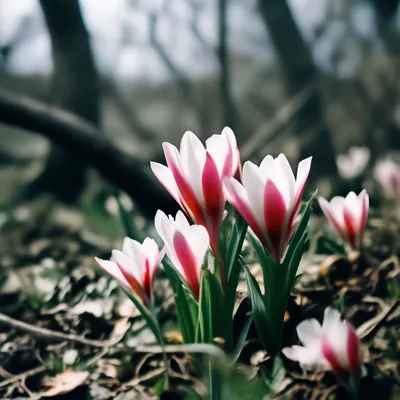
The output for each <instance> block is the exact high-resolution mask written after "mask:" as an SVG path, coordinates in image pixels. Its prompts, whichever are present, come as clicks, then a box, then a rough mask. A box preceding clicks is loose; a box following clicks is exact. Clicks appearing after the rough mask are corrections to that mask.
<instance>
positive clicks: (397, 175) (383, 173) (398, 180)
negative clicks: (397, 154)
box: [374, 158, 400, 197]
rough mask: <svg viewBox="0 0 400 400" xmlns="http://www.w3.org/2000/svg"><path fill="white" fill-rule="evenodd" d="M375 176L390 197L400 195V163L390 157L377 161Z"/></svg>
mask: <svg viewBox="0 0 400 400" xmlns="http://www.w3.org/2000/svg"><path fill="white" fill-rule="evenodd" d="M374 178H375V179H376V181H377V182H378V183H379V184H380V185H381V186H382V188H383V190H384V191H385V193H386V195H387V196H389V197H400V165H399V164H396V163H395V162H393V161H392V160H391V159H390V158H385V159H384V160H381V161H379V162H377V163H376V165H375V168H374Z"/></svg>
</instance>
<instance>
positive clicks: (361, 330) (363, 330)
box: [357, 301, 399, 339]
mask: <svg viewBox="0 0 400 400" xmlns="http://www.w3.org/2000/svg"><path fill="white" fill-rule="evenodd" d="M398 306H399V301H395V302H393V304H392V305H390V306H389V305H385V308H384V309H383V310H382V311H381V312H380V313H379V314H378V315H377V316H376V317H374V318H372V319H370V320H369V321H367V322H365V323H364V324H362V325H361V326H359V327H358V328H357V334H358V336H359V337H360V339H365V338H367V337H368V336H370V335H371V334H372V333H373V332H375V331H376V330H377V329H378V328H379V327H380V326H381V325H382V324H383V322H384V321H385V320H386V319H387V318H388V317H389V315H390V314H391V313H392V312H393V311H394V310H395V309H396V308H397V307H398Z"/></svg>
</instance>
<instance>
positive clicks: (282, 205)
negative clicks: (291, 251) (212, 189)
mask: <svg viewBox="0 0 400 400" xmlns="http://www.w3.org/2000/svg"><path fill="white" fill-rule="evenodd" d="M310 167H311V157H309V158H307V159H305V160H303V161H301V162H300V163H299V165H298V168H297V176H296V179H295V177H294V175H293V172H292V169H291V167H290V165H289V162H288V160H287V158H286V157H285V156H284V155H283V154H280V155H279V156H278V157H277V158H275V159H274V158H273V157H272V156H270V155H268V156H266V157H265V158H264V160H263V161H262V162H261V164H260V166H259V167H257V166H256V165H255V164H253V163H252V162H250V161H247V162H246V163H245V164H244V167H243V177H242V179H243V184H241V183H240V182H238V181H237V180H235V179H233V178H227V179H225V189H226V196H227V199H228V201H229V202H230V203H231V204H232V206H233V207H234V208H235V209H236V210H237V212H238V213H239V214H241V215H242V217H243V218H244V219H245V220H246V222H247V223H248V225H249V226H250V228H251V229H252V230H253V232H254V233H255V234H256V236H257V237H258V238H259V239H260V241H261V243H262V244H263V246H264V247H265V248H266V249H268V250H269V252H270V253H271V254H272V255H273V257H274V258H275V260H276V261H278V262H280V260H281V258H282V256H283V254H284V252H285V250H286V248H287V245H288V243H289V241H290V239H291V237H292V235H293V233H294V231H295V230H296V227H297V224H298V222H299V218H297V213H298V211H299V208H300V204H301V199H302V196H303V192H304V187H305V184H306V181H307V177H308V174H309V172H310Z"/></svg>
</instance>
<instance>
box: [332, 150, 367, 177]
mask: <svg viewBox="0 0 400 400" xmlns="http://www.w3.org/2000/svg"><path fill="white" fill-rule="evenodd" d="M369 159H370V151H369V149H368V148H367V147H350V149H349V151H348V153H347V154H341V155H339V156H338V157H337V158H336V165H337V167H338V170H339V174H340V175H341V176H342V177H343V178H345V179H353V178H357V177H358V176H360V175H361V174H362V173H363V172H364V171H365V168H366V167H367V164H368V162H369Z"/></svg>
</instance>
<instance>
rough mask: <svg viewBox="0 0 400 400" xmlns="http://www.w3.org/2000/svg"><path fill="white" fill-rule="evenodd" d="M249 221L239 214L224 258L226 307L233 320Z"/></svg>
mask: <svg viewBox="0 0 400 400" xmlns="http://www.w3.org/2000/svg"><path fill="white" fill-rule="evenodd" d="M246 232H247V223H246V222H245V220H244V219H243V218H242V217H241V216H239V215H237V217H236V221H235V223H234V225H233V229H232V234H231V236H230V240H229V244H228V246H227V252H226V255H225V258H224V264H225V269H226V274H227V288H226V302H225V304H226V305H225V307H226V308H227V313H228V314H230V317H231V320H232V313H233V309H234V307H235V301H236V289H237V286H238V284H239V278H240V271H241V265H242V264H241V263H240V261H239V257H240V252H241V250H242V247H243V242H244V239H245V237H246Z"/></svg>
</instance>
